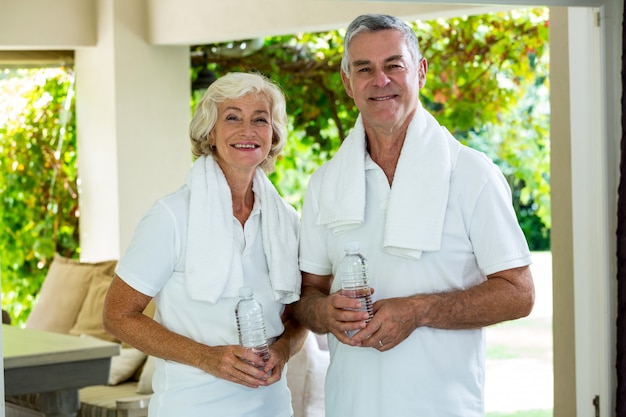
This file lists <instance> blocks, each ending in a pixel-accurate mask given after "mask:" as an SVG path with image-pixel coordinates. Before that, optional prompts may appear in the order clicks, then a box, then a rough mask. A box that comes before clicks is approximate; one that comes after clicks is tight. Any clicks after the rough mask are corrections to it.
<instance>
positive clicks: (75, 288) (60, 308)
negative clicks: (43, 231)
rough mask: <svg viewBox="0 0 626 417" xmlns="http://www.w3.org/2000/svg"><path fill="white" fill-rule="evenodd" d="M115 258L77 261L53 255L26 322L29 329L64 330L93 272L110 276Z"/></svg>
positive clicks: (74, 315)
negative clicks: (100, 260) (98, 260)
mask: <svg viewBox="0 0 626 417" xmlns="http://www.w3.org/2000/svg"><path fill="white" fill-rule="evenodd" d="M116 265H117V261H104V262H97V263H86V262H79V261H77V260H74V259H69V258H65V257H63V256H61V255H58V254H57V255H55V257H54V259H53V261H52V263H51V264H50V268H49V269H48V273H47V275H46V278H45V280H44V282H43V284H42V286H41V290H40V291H39V296H38V298H37V301H36V302H35V304H34V306H33V309H32V311H31V313H30V315H29V316H28V319H27V321H26V327H27V328H30V329H38V330H46V331H50V332H57V333H68V332H69V331H70V329H71V328H72V326H73V325H74V322H75V321H76V317H77V315H78V312H79V311H80V308H81V306H82V304H83V300H84V299H85V296H86V295H87V291H88V290H89V284H90V283H91V278H92V276H93V275H94V274H96V273H104V274H110V275H113V272H114V270H115V266H116Z"/></svg>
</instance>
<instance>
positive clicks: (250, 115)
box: [209, 94, 273, 171]
mask: <svg viewBox="0 0 626 417" xmlns="http://www.w3.org/2000/svg"><path fill="white" fill-rule="evenodd" d="M272 135H273V130H272V115H271V109H270V103H269V100H268V99H267V98H266V97H265V96H263V95H256V94H248V95H245V96H243V97H241V98H236V99H233V100H227V101H224V102H222V103H218V107H217V121H216V123H215V127H214V128H213V130H212V131H211V133H210V134H209V138H210V141H211V143H212V144H214V145H215V146H216V150H215V154H216V158H217V160H218V161H219V162H220V165H221V166H222V169H223V170H225V171H227V170H228V171H232V170H244V171H254V170H255V169H256V167H257V166H258V165H259V164H260V163H261V162H263V160H264V159H265V158H267V155H268V154H269V152H270V149H271V146H272Z"/></svg>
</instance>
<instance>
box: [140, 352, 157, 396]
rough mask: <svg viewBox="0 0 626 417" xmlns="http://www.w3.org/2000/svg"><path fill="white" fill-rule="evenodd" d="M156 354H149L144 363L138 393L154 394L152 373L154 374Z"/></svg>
mask: <svg viewBox="0 0 626 417" xmlns="http://www.w3.org/2000/svg"><path fill="white" fill-rule="evenodd" d="M154 363H155V358H154V356H148V359H147V360H146V363H145V364H144V365H143V370H142V371H141V376H140V377H139V382H138V383H137V394H152V392H153V391H152V375H153V374H154Z"/></svg>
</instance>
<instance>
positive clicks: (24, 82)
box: [0, 9, 550, 323]
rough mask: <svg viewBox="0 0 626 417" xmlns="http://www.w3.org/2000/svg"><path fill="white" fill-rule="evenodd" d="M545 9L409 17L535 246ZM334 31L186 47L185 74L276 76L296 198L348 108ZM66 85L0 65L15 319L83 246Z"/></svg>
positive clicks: (429, 94) (7, 291) (286, 176)
mask: <svg viewBox="0 0 626 417" xmlns="http://www.w3.org/2000/svg"><path fill="white" fill-rule="evenodd" d="M547 21H548V15H547V9H530V10H521V11H512V12H509V13H498V14H488V15H482V16H472V17H463V18H454V19H448V20H442V19H440V20H432V21H425V22H415V23H414V24H413V25H414V28H415V31H416V33H417V34H418V36H419V37H420V43H421V46H422V52H423V54H424V56H425V57H426V58H427V59H428V62H429V72H428V75H427V84H426V87H425V88H424V89H423V90H422V101H423V103H424V104H425V106H426V107H427V108H428V109H429V110H430V111H432V112H433V114H434V115H435V116H436V117H437V119H438V120H439V122H440V123H442V124H443V125H445V126H446V127H448V129H449V130H450V131H451V132H452V133H453V134H454V135H455V136H456V137H457V138H458V139H459V140H461V141H462V142H464V143H467V144H468V145H470V146H472V147H474V148H477V149H479V150H482V151H483V152H486V153H488V154H489V156H490V157H492V158H493V159H494V160H495V161H496V163H498V165H499V166H500V168H501V169H502V170H503V172H504V173H505V175H506V176H507V178H508V179H509V182H510V184H511V188H512V190H513V195H514V204H515V206H516V211H517V214H518V217H519V220H520V223H521V224H522V227H523V229H524V232H525V234H526V237H527V239H528V241H529V244H530V246H531V248H532V249H547V248H548V247H549V229H550V204H549V181H550V175H549V152H550V146H549V137H548V133H549V128H548V126H549V114H548V111H547V107H546V106H547V103H548V100H549V99H548V76H547V74H548V62H547V57H548V54H547V45H548V43H547V41H548V29H547ZM342 34H343V32H342V31H340V30H338V31H329V32H323V33H307V34H296V35H292V36H279V37H271V38H265V39H263V40H262V42H261V43H262V45H261V46H262V47H261V49H260V50H258V51H257V52H254V53H252V54H249V53H246V54H245V56H243V57H233V56H232V54H223V53H220V48H221V49H223V48H222V47H223V45H199V46H194V47H192V48H191V59H192V74H191V78H192V79H196V78H197V76H198V74H199V73H200V72H201V71H202V70H203V69H210V70H211V71H213V73H214V74H215V75H217V76H219V75H222V74H225V73H226V72H229V71H238V70H245V71H249V70H256V71H259V72H261V73H264V74H266V75H267V76H269V77H270V78H272V79H273V80H275V81H277V82H278V83H279V84H280V85H281V86H282V88H283V89H284V91H285V94H286V96H287V111H288V113H289V115H290V129H289V132H290V133H289V138H288V145H287V147H286V149H285V152H284V153H283V155H282V156H281V157H280V159H279V161H278V164H277V169H276V172H274V173H273V174H272V176H271V179H272V181H273V182H274V183H275V184H276V185H277V188H278V189H279V191H280V192H281V194H282V195H283V196H284V197H285V198H286V199H287V200H288V201H289V202H290V203H291V204H293V205H294V207H296V208H297V209H300V207H301V205H302V199H303V194H304V190H305V189H306V184H307V182H308V178H309V176H310V174H311V173H312V172H313V171H314V170H315V169H316V168H317V167H319V166H320V165H321V164H322V163H323V162H325V161H327V160H328V159H329V158H330V157H332V155H333V154H334V152H335V151H336V150H337V148H338V147H339V145H340V143H341V140H342V138H344V137H345V136H347V134H348V132H349V130H350V129H351V128H352V126H353V124H354V121H355V119H356V117H357V109H356V108H355V106H354V104H353V102H352V100H351V99H350V98H349V97H348V96H347V95H346V94H345V91H344V89H343V84H342V82H341V77H340V75H339V66H340V59H341V53H342V48H343V46H342ZM72 91H73V73H72V71H71V70H67V69H48V70H43V71H36V70H19V71H17V70H13V71H9V70H3V71H1V70H0V147H1V148H2V156H1V157H0V172H1V174H0V193H1V196H2V206H1V207H2V209H1V210H2V211H1V212H0V219H1V227H2V234H1V238H0V245H1V247H0V250H1V251H2V269H1V272H2V306H3V308H6V309H7V310H9V311H10V313H11V315H12V317H13V319H14V320H15V321H16V322H17V323H23V321H24V320H25V318H26V317H27V315H28V313H29V312H30V309H31V304H32V301H33V300H34V298H35V297H36V295H37V293H38V291H39V288H40V286H41V283H42V281H43V278H44V276H45V273H46V271H47V269H48V266H49V264H50V262H51V260H52V258H53V255H54V253H55V252H58V253H60V254H62V255H64V256H68V257H77V256H78V252H79V247H78V213H79V212H78V196H77V185H76V175H77V173H76V138H75V132H74V128H75V124H74V118H73V114H74V104H73V101H72V100H71V94H70V99H69V100H68V93H71V92H72ZM199 94H200V92H199V91H194V94H193V96H192V97H191V104H192V107H193V106H195V103H196V102H197V100H198V98H199ZM66 104H67V105H68V107H67V109H66V107H65V106H66Z"/></svg>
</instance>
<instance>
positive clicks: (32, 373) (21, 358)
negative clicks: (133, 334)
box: [2, 325, 120, 416]
mask: <svg viewBox="0 0 626 417" xmlns="http://www.w3.org/2000/svg"><path fill="white" fill-rule="evenodd" d="M2 349H3V356H4V385H5V386H4V391H5V392H4V393H5V395H19V394H30V393H39V394H40V407H41V411H42V412H43V413H44V414H46V415H47V416H76V412H77V411H78V408H79V407H80V401H79V397H78V390H79V389H80V388H83V387H86V386H89V385H102V384H106V383H107V382H108V378H109V369H110V366H111V357H112V356H116V355H119V354H120V346H119V345H118V344H117V343H111V342H105V341H103V340H99V339H95V338H92V337H79V336H70V335H64V334H58V333H50V332H44V331H40V330H32V329H22V328H19V327H15V326H8V325H2Z"/></svg>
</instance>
